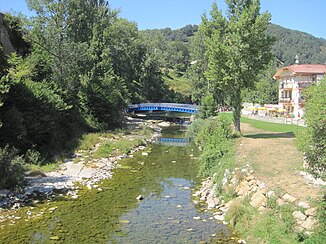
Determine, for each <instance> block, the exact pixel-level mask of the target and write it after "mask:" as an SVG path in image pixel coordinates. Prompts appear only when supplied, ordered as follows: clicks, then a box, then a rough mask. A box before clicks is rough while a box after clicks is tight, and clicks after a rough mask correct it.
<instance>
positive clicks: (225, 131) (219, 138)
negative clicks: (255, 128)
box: [187, 115, 234, 182]
mask: <svg viewBox="0 0 326 244" xmlns="http://www.w3.org/2000/svg"><path fill="white" fill-rule="evenodd" d="M187 134H188V136H192V137H194V139H193V140H194V142H195V143H196V144H197V145H198V146H199V147H200V148H201V149H202V150H203V152H202V154H201V155H200V157H199V164H200V169H199V174H200V175H202V176H211V175H213V174H214V175H215V180H216V181H217V182H220V181H221V180H222V178H223V174H224V171H225V169H227V168H232V166H233V163H234V160H233V155H234V153H233V152H234V151H233V141H232V140H231V139H232V136H233V135H232V129H231V120H230V119H229V118H227V117H225V116H223V115H219V116H217V117H216V118H210V119H207V120H202V119H199V120H198V121H195V122H194V123H193V124H192V125H191V127H190V128H189V130H188V133H187Z"/></svg>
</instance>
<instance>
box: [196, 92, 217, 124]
mask: <svg viewBox="0 0 326 244" xmlns="http://www.w3.org/2000/svg"><path fill="white" fill-rule="evenodd" d="M216 115H217V104H216V102H215V100H214V97H213V95H211V94H209V95H207V96H206V97H204V99H203V100H202V102H201V104H200V106H199V110H198V116H199V117H200V118H202V119H206V118H209V117H212V116H216Z"/></svg>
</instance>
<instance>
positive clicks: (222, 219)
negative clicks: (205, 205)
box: [214, 215, 224, 221]
mask: <svg viewBox="0 0 326 244" xmlns="http://www.w3.org/2000/svg"><path fill="white" fill-rule="evenodd" d="M214 219H216V220H219V221H224V215H214Z"/></svg>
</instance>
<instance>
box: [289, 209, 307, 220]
mask: <svg viewBox="0 0 326 244" xmlns="http://www.w3.org/2000/svg"><path fill="white" fill-rule="evenodd" d="M292 216H293V217H294V218H295V219H296V220H297V222H300V221H301V222H303V221H305V220H306V219H307V216H306V215H304V214H303V213H302V212H300V211H294V212H293V213H292Z"/></svg>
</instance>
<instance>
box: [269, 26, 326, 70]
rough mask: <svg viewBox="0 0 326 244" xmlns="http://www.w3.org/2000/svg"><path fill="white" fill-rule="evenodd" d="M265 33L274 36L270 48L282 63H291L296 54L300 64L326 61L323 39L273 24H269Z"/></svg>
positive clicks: (325, 47) (324, 41) (325, 41)
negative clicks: (274, 39)
mask: <svg viewBox="0 0 326 244" xmlns="http://www.w3.org/2000/svg"><path fill="white" fill-rule="evenodd" d="M267 33H268V34H269V35H272V36H275V37H276V42H275V43H274V45H273V47H272V50H273V54H274V55H275V56H276V58H277V59H278V60H279V61H280V62H281V63H282V64H283V65H290V64H293V63H294V62H295V56H296V55H298V58H299V62H300V63H302V64H305V63H308V64H323V63H325V62H326V40H325V39H322V38H317V37H314V36H312V35H310V34H307V33H304V32H301V31H296V30H290V29H286V28H284V27H281V26H278V25H274V24H271V25H269V27H268V28H267Z"/></svg>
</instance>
